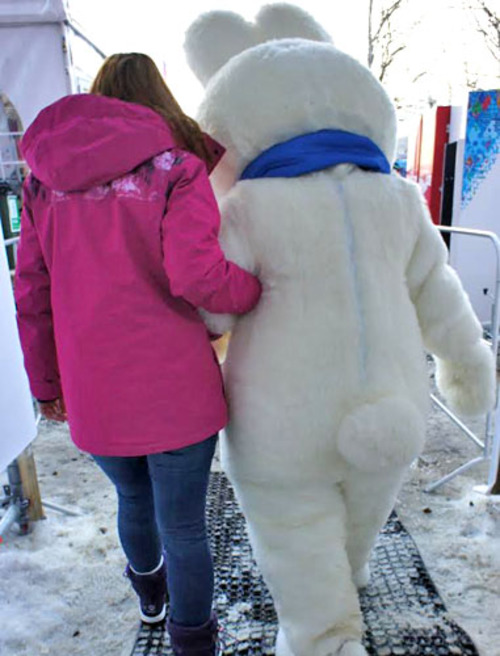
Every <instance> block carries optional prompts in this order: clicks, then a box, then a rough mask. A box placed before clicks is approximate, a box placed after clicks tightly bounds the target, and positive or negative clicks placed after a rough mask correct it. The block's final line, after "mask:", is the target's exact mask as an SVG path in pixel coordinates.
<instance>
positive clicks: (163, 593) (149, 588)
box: [124, 557, 168, 624]
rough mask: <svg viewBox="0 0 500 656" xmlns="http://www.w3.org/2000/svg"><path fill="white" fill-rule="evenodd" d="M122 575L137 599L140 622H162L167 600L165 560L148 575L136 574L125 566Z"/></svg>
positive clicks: (128, 566)
mask: <svg viewBox="0 0 500 656" xmlns="http://www.w3.org/2000/svg"><path fill="white" fill-rule="evenodd" d="M124 575H125V576H126V577H127V578H128V579H130V583H131V584H132V587H133V588H134V590H135V592H136V593H137V596H138V597H139V602H140V615H141V620H142V621H143V622H146V623H147V624H155V623H156V622H162V621H163V620H164V619H165V616H166V614H167V598H168V593H167V568H166V565H165V558H164V557H162V561H161V564H160V565H159V566H158V568H157V569H156V570H154V571H153V572H151V573H150V574H137V573H136V572H134V570H133V569H132V568H131V567H130V565H127V568H126V569H125V572H124Z"/></svg>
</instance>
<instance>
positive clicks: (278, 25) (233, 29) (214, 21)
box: [184, 3, 331, 86]
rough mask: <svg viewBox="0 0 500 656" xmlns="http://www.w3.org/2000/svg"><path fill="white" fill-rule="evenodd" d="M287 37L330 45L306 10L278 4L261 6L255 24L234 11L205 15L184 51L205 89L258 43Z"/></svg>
mask: <svg viewBox="0 0 500 656" xmlns="http://www.w3.org/2000/svg"><path fill="white" fill-rule="evenodd" d="M288 38H301V39H309V40H312V41H327V42H331V38H330V36H329V35H328V34H327V32H325V30H324V29H323V28H322V27H321V26H320V25H319V24H318V23H316V21H315V20H314V19H313V18H312V17H311V16H310V15H309V14H308V13H307V12H306V11H304V10H303V9H300V8H299V7H295V6H293V5H289V4H286V3H279V4H274V5H266V6H264V7H262V9H261V10H260V11H259V13H258V15H257V17H256V20H255V23H249V22H247V21H246V20H245V19H244V18H243V17H242V16H239V15H238V14H235V13H234V12H232V11H211V12H208V13H206V14H202V15H201V16H200V17H199V18H197V19H196V20H195V21H194V23H193V24H192V25H191V26H190V27H189V28H188V30H187V32H186V39H185V42H184V49H185V51H186V56H187V60H188V64H189V66H190V68H191V70H192V71H193V73H194V74H195V75H196V77H197V78H198V79H199V80H200V82H201V83H202V84H203V85H204V86H205V85H206V84H207V83H208V81H209V80H210V78H211V77H212V76H213V75H215V73H217V71H218V70H219V69H220V68H222V66H224V64H226V63H227V62H228V61H229V60H230V59H231V58H232V57H234V56H235V55H238V54H239V53H240V52H243V51H244V50H247V49H248V48H252V47H253V46H256V45H258V44H259V43H264V42H266V41H271V40H273V39H288Z"/></svg>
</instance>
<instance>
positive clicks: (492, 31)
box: [474, 0, 500, 62]
mask: <svg viewBox="0 0 500 656" xmlns="http://www.w3.org/2000/svg"><path fill="white" fill-rule="evenodd" d="M476 2H477V5H476V11H475V12H474V14H475V19H476V25H477V29H478V32H479V33H480V34H482V36H483V37H484V40H485V45H486V47H487V48H488V50H489V51H490V52H491V54H492V55H493V57H494V58H495V59H496V60H497V61H498V62H500V14H497V13H496V12H495V11H494V10H493V9H491V7H490V5H489V4H488V3H487V2H486V0H476ZM477 11H479V12H480V14H479V15H478V14H477ZM481 19H483V20H481Z"/></svg>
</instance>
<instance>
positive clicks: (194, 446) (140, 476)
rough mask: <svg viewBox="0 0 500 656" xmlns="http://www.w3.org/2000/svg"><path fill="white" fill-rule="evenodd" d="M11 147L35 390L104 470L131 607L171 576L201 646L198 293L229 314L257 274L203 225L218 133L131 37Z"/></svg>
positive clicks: (205, 362) (203, 406)
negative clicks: (129, 47)
mask: <svg viewBox="0 0 500 656" xmlns="http://www.w3.org/2000/svg"><path fill="white" fill-rule="evenodd" d="M22 147H23V152H24V156H25V158H26V160H27V162H28V164H29V166H30V169H31V175H30V176H29V177H28V178H27V180H26V182H25V187H24V207H23V216H22V231H21V241H20V245H19V250H18V263H17V271H16V283H15V292H16V302H17V310H18V324H19V331H20V335H21V341H22V345H23V350H24V357H25V364H26V369H27V371H28V375H29V379H30V383H31V389H32V392H33V395H34V396H35V397H36V398H37V399H39V400H40V401H42V402H45V403H42V404H41V408H42V412H43V413H44V414H45V415H46V416H47V417H49V418H53V419H56V420H64V419H65V418H66V415H67V418H68V421H69V424H70V428H71V435H72V438H73V440H74V442H75V444H76V445H77V446H78V447H79V448H80V449H82V450H84V451H88V452H89V453H91V454H92V455H93V456H94V458H95V460H96V461H97V463H98V464H99V465H100V466H101V468H102V469H103V470H104V472H105V473H106V474H107V475H108V476H109V478H110V479H111V480H112V482H113V483H114V484H115V486H116V489H117V493H118V500H119V512H118V530H119V535H120V540H121V543H122V546H123V549H124V551H125V554H126V556H127V559H128V566H127V570H126V571H127V574H128V576H129V578H130V580H131V582H132V585H133V587H134V589H135V590H136V592H137V593H138V595H139V598H140V605H141V618H142V619H143V620H144V621H147V622H157V621H161V620H163V619H164V618H165V615H166V600H167V588H168V594H169V596H170V612H169V618H168V627H169V631H170V635H171V641H172V644H173V648H174V651H175V653H176V654H195V653H196V654H198V656H203V655H206V656H208V655H212V654H215V653H216V631H217V622H216V618H215V616H214V615H213V614H212V612H211V606H212V591H213V572H212V563H211V557H210V552H209V548H208V543H207V536H206V530H205V498H206V489H207V483H208V476H209V470H210V463H211V460H212V456H213V452H214V448H215V442H216V438H217V432H218V431H219V430H220V429H221V428H222V427H223V426H224V425H225V424H226V421H227V409H226V402H225V399H224V391H223V386H222V378H221V374H220V370H219V366H218V364H217V362H216V358H215V356H214V352H213V349H212V347H211V345H210V339H209V336H208V334H207V331H206V329H205V326H204V324H203V322H202V320H201V318H200V316H199V314H198V312H197V308H198V307H201V308H205V309H206V310H208V311H210V312H229V313H235V314H242V313H245V312H248V311H250V310H251V309H252V308H253V307H254V306H255V304H256V303H257V301H258V299H259V296H260V292H261V287H260V283H259V282H258V280H257V279H256V278H254V277H253V276H252V275H251V274H249V273H248V272H246V271H244V270H242V269H240V268H239V267H238V266H236V265H235V264H233V263H231V262H228V261H227V260H226V259H225V257H224V254H223V252H222V251H221V248H220V246H219V243H218V230H219V212H218V209H217V205H216V201H215V198H214V195H213V192H212V189H211V186H210V183H209V180H208V172H207V169H210V168H211V167H213V165H214V164H215V163H216V162H217V161H218V159H220V157H221V156H222V154H223V148H222V147H221V146H219V145H218V144H216V143H215V142H213V141H212V140H210V139H207V138H204V137H203V135H202V133H201V132H200V130H199V128H198V126H197V124H196V123H195V122H194V121H193V120H192V119H190V118H188V117H187V116H185V115H184V114H183V113H182V111H181V109H180V107H179V106H178V104H177V103H176V101H175V100H174V98H173V96H172V95H171V93H170V91H169V90H168V88H167V87H166V85H165V83H164V81H163V79H162V77H161V75H160V73H159V71H158V69H157V68H156V66H155V65H154V63H153V62H152V60H151V59H149V57H147V56H145V55H141V54H126V55H114V56H112V57H110V58H109V59H107V60H106V61H105V63H104V65H103V67H102V69H101V71H100V72H99V74H98V76H97V78H96V80H95V82H94V84H93V87H92V89H91V93H90V94H87V95H76V96H69V97H66V98H63V99H62V100H59V101H58V102H56V103H54V104H53V105H51V106H50V107H48V108H46V109H45V110H43V111H42V112H41V113H40V114H39V116H38V117H37V119H36V120H35V121H34V123H33V124H32V125H31V127H30V128H29V130H28V131H27V133H26V135H25V137H24V140H23V145H22ZM166 579H167V580H168V586H167V584H166Z"/></svg>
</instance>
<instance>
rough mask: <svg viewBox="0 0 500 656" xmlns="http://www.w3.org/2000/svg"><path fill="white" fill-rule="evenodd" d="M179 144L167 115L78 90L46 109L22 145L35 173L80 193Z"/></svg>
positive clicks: (53, 186)
mask: <svg viewBox="0 0 500 656" xmlns="http://www.w3.org/2000/svg"><path fill="white" fill-rule="evenodd" d="M175 146H176V143H175V140H174V137H173V135H172V133H171V131H170V130H169V128H168V126H167V124H166V123H165V121H164V120H163V118H162V117H161V116H160V115H159V114H157V113H156V112H154V111H153V110H152V109H149V108H148V107H144V106H142V105H137V104H135V103H129V102H124V101H122V100H117V99H116V98H108V97H105V96H95V95H92V94H79V95H73V96H67V97H65V98H62V99H61V100H58V101H57V102H55V103H53V104H52V105H50V106H49V107H47V108H45V109H44V110H42V111H41V112H40V113H39V114H38V116H37V118H36V119H35V120H34V122H33V123H32V124H31V126H30V127H29V129H28V130H27V132H26V134H25V135H24V138H23V140H22V144H21V149H22V152H23V155H24V157H25V159H26V161H27V163H28V166H29V167H30V169H31V171H32V172H33V175H34V176H35V177H36V178H38V179H39V180H40V181H41V182H42V183H43V184H44V185H46V186H47V187H49V188H50V189H55V190H57V191H82V190H85V189H89V188H90V187H94V186H96V185H100V184H105V183H107V182H110V181H111V180H114V179H115V178H118V177H120V176H121V175H125V174H126V173H128V172H129V171H131V170H132V169H134V168H135V167H136V166H138V165H139V164H141V163H142V162H145V161H146V160H148V159H150V158H152V157H154V156H155V155H158V154H159V153H161V152H163V151H165V150H168V149H170V148H174V147H175Z"/></svg>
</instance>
